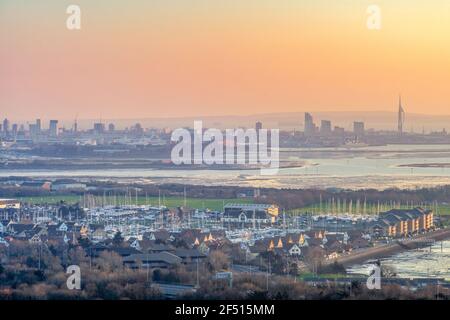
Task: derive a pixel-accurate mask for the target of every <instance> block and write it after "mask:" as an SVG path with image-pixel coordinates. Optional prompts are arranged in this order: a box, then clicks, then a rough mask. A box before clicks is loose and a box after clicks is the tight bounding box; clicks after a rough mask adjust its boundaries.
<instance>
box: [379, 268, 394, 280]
mask: <svg viewBox="0 0 450 320" xmlns="http://www.w3.org/2000/svg"><path fill="white" fill-rule="evenodd" d="M396 276H397V271H396V270H395V268H394V267H393V266H387V265H382V266H381V277H382V278H395V277H396Z"/></svg>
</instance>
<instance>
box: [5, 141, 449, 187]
mask: <svg viewBox="0 0 450 320" xmlns="http://www.w3.org/2000/svg"><path fill="white" fill-rule="evenodd" d="M280 157H281V160H282V161H283V160H284V161H294V162H295V161H297V162H302V163H303V165H302V166H299V167H294V168H282V169H280V170H279V172H278V173H277V174H276V175H270V176H264V175H261V174H260V171H259V170H178V169H154V168H131V169H102V170H85V169H82V170H72V169H70V168H68V169H64V170H31V169H30V170H0V177H6V176H27V177H35V178H56V177H81V178H86V179H88V178H90V177H95V178H96V179H101V178H105V179H110V178H115V179H116V180H118V181H123V182H127V179H129V180H131V181H133V182H134V181H142V182H145V183H184V184H193V185H210V186H245V187H259V188H333V187H340V188H348V189H365V188H373V189H387V188H393V187H396V188H401V189H402V188H404V189H412V188H418V187H433V186H439V185H448V184H450V147H449V146H448V145H387V146H377V147H362V148H353V149H348V148H295V149H283V150H281V152H280Z"/></svg>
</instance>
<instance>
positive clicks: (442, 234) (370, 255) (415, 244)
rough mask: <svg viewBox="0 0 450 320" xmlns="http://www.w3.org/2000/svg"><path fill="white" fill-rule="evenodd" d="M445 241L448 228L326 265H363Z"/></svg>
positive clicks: (370, 249)
mask: <svg viewBox="0 0 450 320" xmlns="http://www.w3.org/2000/svg"><path fill="white" fill-rule="evenodd" d="M447 239H450V228H444V229H440V230H436V231H432V232H429V233H426V234H421V235H419V236H417V237H414V238H411V239H406V240H398V241H395V242H393V243H389V244H384V245H381V246H378V247H373V248H369V249H366V250H364V251H361V252H355V253H353V252H352V253H350V254H349V255H347V256H342V257H339V258H337V259H333V260H330V261H327V263H328V264H331V263H334V262H337V263H339V264H342V265H343V266H344V267H349V266H351V265H355V264H359V263H364V262H366V261H368V260H373V259H381V258H386V257H389V256H392V255H394V254H396V253H400V252H403V251H407V250H414V249H417V248H421V247H426V246H429V245H430V244H432V243H434V242H435V241H443V240H447Z"/></svg>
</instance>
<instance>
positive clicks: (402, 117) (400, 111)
mask: <svg viewBox="0 0 450 320" xmlns="http://www.w3.org/2000/svg"><path fill="white" fill-rule="evenodd" d="M404 123H405V110H403V107H402V96H399V97H398V133H399V134H402V133H403V124H404Z"/></svg>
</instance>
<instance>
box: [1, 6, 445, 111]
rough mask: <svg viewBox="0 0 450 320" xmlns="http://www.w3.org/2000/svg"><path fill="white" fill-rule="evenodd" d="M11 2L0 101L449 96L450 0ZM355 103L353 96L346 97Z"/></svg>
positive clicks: (161, 105) (244, 101)
mask: <svg viewBox="0 0 450 320" xmlns="http://www.w3.org/2000/svg"><path fill="white" fill-rule="evenodd" d="M69 4H71V3H69V2H66V1H59V2H57V3H55V2H53V1H49V0H43V1H39V2H33V3H29V2H25V1H12V0H6V1H1V2H0V41H1V42H2V46H1V47H0V70H1V73H0V96H1V97H2V98H1V100H0V114H1V115H2V116H3V115H6V116H8V117H9V118H11V119H33V118H43V119H44V118H50V117H52V118H57V119H74V118H76V117H78V118H80V119H99V118H105V119H106V118H108V119H124V118H167V117H170V118H173V117H190V116H192V115H202V116H204V117H206V116H219V115H227V114H235V115H248V114H256V113H272V112H274V111H277V112H281V111H282V112H294V111H299V110H300V109H301V110H306V109H309V111H310V112H313V113H314V112H317V111H316V110H324V109H329V111H340V110H342V111H343V110H344V109H345V110H348V111H368V110H373V109H380V108H381V109H383V110H385V111H394V110H395V109H396V106H397V100H398V94H399V93H401V94H402V96H403V98H404V104H405V106H406V109H407V112H409V113H411V114H413V113H427V114H435V115H440V114H443V113H447V112H448V111H447V110H449V106H450V97H449V95H448V82H449V80H450V76H449V75H450V61H449V58H448V57H449V56H450V45H449V44H448V41H447V39H448V35H449V31H448V30H450V19H448V12H449V9H450V3H449V2H448V1H444V0H432V1H428V2H427V3H423V2H421V1H418V0H411V1H405V0H401V1H396V2H395V3H392V1H387V0H379V1H377V4H378V5H379V7H380V9H381V13H382V28H381V30H369V29H368V28H367V26H366V22H367V18H368V14H367V7H368V6H369V5H370V4H372V1H366V0H363V1H359V2H358V3H357V4H355V3H354V1H339V2H332V1H327V0H315V1H311V0H305V1H301V2H300V1H292V0H276V1H275V0H259V1H256V0H248V1H245V2H241V1H232V0H228V1H224V0H218V1H214V2H203V1H202V2H198V1H192V0H184V1H181V0H174V1H170V2H166V1H159V0H157V1H151V2H146V3H143V2H141V1H127V2H126V3H124V2H121V1H118V0H110V1H102V0H101V1H96V2H95V3H93V2H92V1H87V0H79V1H77V5H79V6H80V8H81V30H72V31H70V30H68V29H67V28H66V23H65V22H66V19H67V17H68V14H66V8H67V6H68V5H69ZM343 106H345V107H343Z"/></svg>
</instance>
